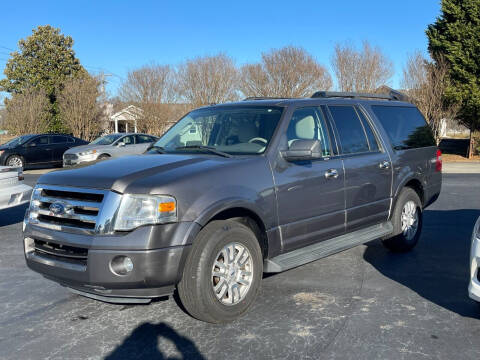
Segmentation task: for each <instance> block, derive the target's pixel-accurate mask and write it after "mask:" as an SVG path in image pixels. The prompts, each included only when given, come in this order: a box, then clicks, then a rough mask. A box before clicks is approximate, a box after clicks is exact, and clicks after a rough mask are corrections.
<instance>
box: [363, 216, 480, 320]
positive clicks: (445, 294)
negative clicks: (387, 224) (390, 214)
mask: <svg viewBox="0 0 480 360" xmlns="http://www.w3.org/2000/svg"><path fill="white" fill-rule="evenodd" d="M479 215H480V210H476V209H462V210H446V211H441V210H428V209H426V210H425V212H424V222H423V230H422V235H421V237H420V240H419V243H418V245H417V246H416V247H415V249H413V250H412V251H411V252H409V253H401V254H398V253H392V252H389V251H388V250H386V249H385V248H384V247H383V246H382V244H381V243H380V241H375V242H372V243H370V244H368V245H367V249H366V250H365V253H364V259H365V260H366V261H368V262H369V263H370V264H372V265H373V266H374V267H375V268H376V269H377V270H378V271H379V272H380V273H382V274H383V275H385V276H387V277H389V278H390V279H392V280H395V281H396V282H398V283H400V284H402V285H404V286H406V287H408V288H410V289H411V290H413V291H415V292H416V293H417V294H418V295H420V296H422V297H423V298H425V299H426V300H428V301H431V302H433V303H434V304H437V305H439V306H441V307H443V308H445V309H447V310H450V311H452V312H455V313H457V314H459V315H461V316H468V317H472V318H479V317H480V308H479V307H478V304H477V303H475V302H474V301H473V300H470V298H469V297H468V290H467V289H468V283H469V276H470V275H469V271H470V242H471V235H472V231H473V226H474V224H475V221H476V219H477V217H478V216H479Z"/></svg>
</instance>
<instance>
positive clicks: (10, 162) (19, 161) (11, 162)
mask: <svg viewBox="0 0 480 360" xmlns="http://www.w3.org/2000/svg"><path fill="white" fill-rule="evenodd" d="M6 165H7V166H14V167H22V168H23V167H24V165H25V164H24V162H23V158H22V157H21V156H19V155H12V156H10V157H9V158H8V159H7V162H6Z"/></svg>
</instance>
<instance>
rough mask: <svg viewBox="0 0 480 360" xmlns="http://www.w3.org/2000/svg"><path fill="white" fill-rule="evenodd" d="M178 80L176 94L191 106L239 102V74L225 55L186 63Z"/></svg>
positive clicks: (231, 60)
mask: <svg viewBox="0 0 480 360" xmlns="http://www.w3.org/2000/svg"><path fill="white" fill-rule="evenodd" d="M177 77H178V78H177V79H178V86H177V89H178V93H179V95H180V96H181V97H182V98H183V99H184V100H185V101H186V102H188V103H190V104H192V106H194V107H198V106H202V105H207V104H212V103H215V104H216V103H223V102H226V101H232V100H236V99H238V94H237V91H236V89H237V84H238V71H237V68H236V67H235V63H234V61H233V59H232V58H230V57H228V56H227V55H225V54H218V55H215V56H205V57H198V58H194V59H191V60H188V61H187V62H185V63H184V64H181V65H180V66H179V67H178V74H177Z"/></svg>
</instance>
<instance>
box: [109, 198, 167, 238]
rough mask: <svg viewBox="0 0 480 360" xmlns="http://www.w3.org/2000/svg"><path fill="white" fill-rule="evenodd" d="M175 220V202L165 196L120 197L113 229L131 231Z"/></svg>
mask: <svg viewBox="0 0 480 360" xmlns="http://www.w3.org/2000/svg"><path fill="white" fill-rule="evenodd" d="M176 220H177V202H176V200H175V198H173V197H171V196H165V195H131V194H126V195H123V196H122V201H121V202H120V207H119V209H118V213H117V217H116V219H115V226H114V229H115V230H116V231H127V230H132V229H134V228H136V227H139V226H141V225H147V224H148V225H151V224H163V223H167V222H173V221H176Z"/></svg>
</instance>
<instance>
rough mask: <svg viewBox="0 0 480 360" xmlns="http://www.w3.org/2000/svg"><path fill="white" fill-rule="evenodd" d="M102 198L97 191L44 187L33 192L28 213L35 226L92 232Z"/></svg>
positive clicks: (96, 221)
mask: <svg viewBox="0 0 480 360" xmlns="http://www.w3.org/2000/svg"><path fill="white" fill-rule="evenodd" d="M104 197H105V192H104V191H101V190H93V189H92V190H90V189H77V188H66V187H62V188H57V187H52V186H45V187H43V188H41V189H37V191H36V193H35V194H34V198H33V201H32V206H31V208H30V212H31V215H32V217H33V218H34V219H35V221H34V223H35V224H36V225H38V226H43V227H47V228H51V229H54V230H61V231H63V230H65V231H71V232H89V233H93V232H94V231H95V229H96V225H97V223H98V221H99V217H100V212H101V209H102V204H103V201H104Z"/></svg>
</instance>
